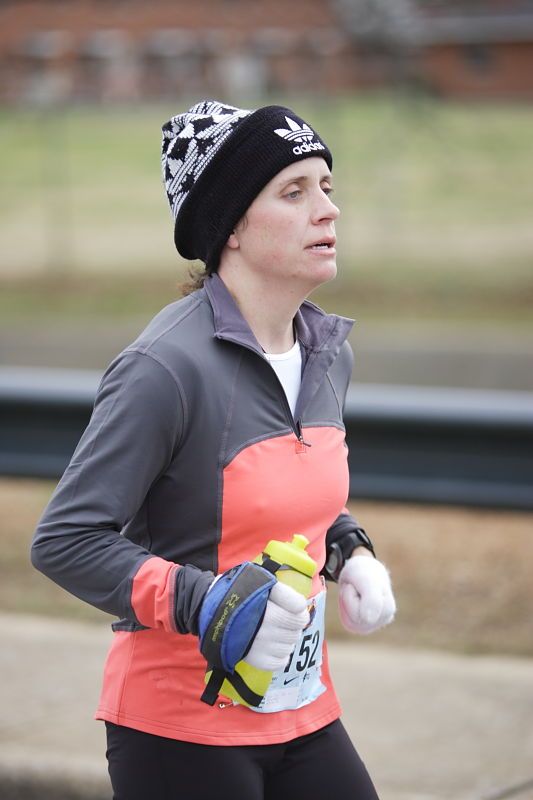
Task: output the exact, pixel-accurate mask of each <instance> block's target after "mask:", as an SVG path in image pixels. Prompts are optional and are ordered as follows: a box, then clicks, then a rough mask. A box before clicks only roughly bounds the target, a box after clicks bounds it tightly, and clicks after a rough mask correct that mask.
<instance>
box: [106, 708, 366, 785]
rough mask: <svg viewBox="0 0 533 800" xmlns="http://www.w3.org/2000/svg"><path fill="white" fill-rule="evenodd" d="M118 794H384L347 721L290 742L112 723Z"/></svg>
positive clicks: (111, 754)
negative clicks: (192, 738)
mask: <svg viewBox="0 0 533 800" xmlns="http://www.w3.org/2000/svg"><path fill="white" fill-rule="evenodd" d="M106 727H107V745H108V749H107V760H108V762H109V774H110V776H111V783H112V785H113V799H114V800H147V799H148V798H150V800H327V798H328V797H330V796H331V797H335V800H378V796H377V794H376V790H375V789H374V786H373V784H372V781H371V780H370V777H369V775H368V772H367V771H366V768H365V765H364V764H363V762H362V761H361V759H360V758H359V756H358V755H357V753H356V751H355V749H354V747H353V745H352V743H351V741H350V739H349V738H348V735H347V733H346V731H345V730H344V727H343V726H342V724H341V722H340V721H339V720H337V721H336V722H332V723H331V724H330V725H326V727H325V728H321V729H320V730H318V731H315V733H310V734H308V735H307V736H301V737H300V738H298V739H293V740H292V741H291V742H285V743H284V744H270V745H258V746H256V745H246V746H240V747H224V746H216V745H204V744H192V743H190V742H180V741H176V740H175V739H167V738H163V737H160V736H153V735H152V734H149V733H142V732H141V731H136V730H133V729H132V728H125V727H123V726H119V725H114V724H112V723H110V722H106Z"/></svg>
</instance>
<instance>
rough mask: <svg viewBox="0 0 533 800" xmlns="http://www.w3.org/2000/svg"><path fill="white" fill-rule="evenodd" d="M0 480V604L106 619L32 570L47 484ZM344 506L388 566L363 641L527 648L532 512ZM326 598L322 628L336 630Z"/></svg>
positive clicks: (520, 651)
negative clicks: (382, 603) (383, 594)
mask: <svg viewBox="0 0 533 800" xmlns="http://www.w3.org/2000/svg"><path fill="white" fill-rule="evenodd" d="M52 488H53V487H52V484H51V483H49V482H41V481H28V480H8V479H4V480H1V481H0V517H1V518H2V520H3V524H2V559H1V561H0V610H2V611H12V612H15V613H24V612H25V613H32V614H34V613H36V614H44V615H51V616H61V617H69V618H75V619H76V618H77V619H79V620H80V621H83V620H86V621H87V620H93V621H94V620H104V619H109V621H111V618H110V617H106V615H104V614H102V613H101V612H99V611H96V610H95V609H93V608H91V607H90V606H87V605H85V604H84V603H82V602H81V601H79V600H77V599H75V598H73V597H71V596H70V595H68V594H67V593H66V592H64V591H63V590H61V589H59V588H58V587H57V586H55V585H54V584H52V583H51V582H50V581H49V580H48V579H46V578H45V577H43V576H42V575H41V574H40V573H37V572H36V571H35V570H33V569H32V567H31V566H30V563H29V546H30V541H31V537H32V534H33V530H34V528H35V525H36V523H37V520H38V518H39V516H40V514H41V512H42V510H43V508H44V506H45V505H46V502H47V500H48V497H49V496H50V493H51V491H52ZM351 508H352V511H353V512H354V513H355V515H356V516H357V517H358V519H359V520H360V521H361V522H362V523H363V524H364V525H365V527H366V528H367V530H368V531H369V532H370V533H371V535H372V537H373V539H374V541H375V544H376V547H377V550H378V554H379V557H380V558H381V559H382V560H383V561H384V562H385V563H386V564H387V565H388V567H389V568H390V570H391V573H392V577H393V583H394V587H395V593H396V597H397V601H398V607H399V610H398V615H397V619H396V621H395V623H394V624H393V625H392V626H390V627H389V628H387V629H385V630H384V631H382V632H380V633H378V634H375V635H373V637H372V641H374V642H383V643H387V644H397V645H403V646H408V647H432V648H439V649H445V650H451V651H456V652H466V653H511V654H515V655H527V656H532V655H533V635H532V634H533V624H532V622H531V610H532V608H533V584H532V582H531V563H532V562H533V515H532V514H526V513H512V512H496V511H480V510H468V509H463V508H445V507H425V506H415V505H398V504H375V503H363V502H357V503H352V504H351ZM335 591H336V590H335V587H333V588H332V591H331V594H330V597H329V610H328V629H329V631H330V635H332V636H341V635H344V634H343V631H342V628H341V626H340V623H339V621H338V616H337V611H336V598H335Z"/></svg>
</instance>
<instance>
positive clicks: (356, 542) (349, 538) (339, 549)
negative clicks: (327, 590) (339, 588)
mask: <svg viewBox="0 0 533 800" xmlns="http://www.w3.org/2000/svg"><path fill="white" fill-rule="evenodd" d="M356 547H364V548H365V549H366V550H369V551H370V552H371V553H372V555H373V556H374V558H375V557H376V553H375V552H374V547H373V545H372V542H371V541H370V537H369V536H368V534H367V532H366V531H365V530H364V528H355V529H354V530H353V531H350V533H347V534H346V535H345V536H343V537H342V539H340V540H339V541H338V542H333V544H331V545H330V546H329V547H328V552H327V557H326V563H325V565H324V569H325V571H326V572H327V574H328V575H329V577H330V578H331V579H332V580H334V581H338V579H339V575H340V574H341V570H342V568H343V567H344V564H345V563H346V560H347V559H348V558H350V556H351V555H352V553H353V551H354V550H355V548H356Z"/></svg>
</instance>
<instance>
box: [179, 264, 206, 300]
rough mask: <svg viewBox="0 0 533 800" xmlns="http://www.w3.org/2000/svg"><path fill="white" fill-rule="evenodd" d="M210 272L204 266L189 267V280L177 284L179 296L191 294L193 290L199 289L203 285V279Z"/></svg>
mask: <svg viewBox="0 0 533 800" xmlns="http://www.w3.org/2000/svg"><path fill="white" fill-rule="evenodd" d="M211 274H212V273H211V272H210V271H208V270H207V268H206V267H205V266H202V267H198V266H195V267H191V268H190V269H189V280H188V281H184V282H183V283H180V284H179V286H178V288H179V290H180V292H181V296H182V297H187V295H188V294H192V292H195V291H196V290H197V289H201V288H202V287H203V285H204V282H205V279H206V278H208V277H209V276H210V275H211Z"/></svg>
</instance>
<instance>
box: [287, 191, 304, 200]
mask: <svg viewBox="0 0 533 800" xmlns="http://www.w3.org/2000/svg"><path fill="white" fill-rule="evenodd" d="M301 193H302V192H301V190H300V189H293V190H292V192H287V194H286V197H288V198H289V199H290V200H296V198H298V197H299V196H300V195H301Z"/></svg>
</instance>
